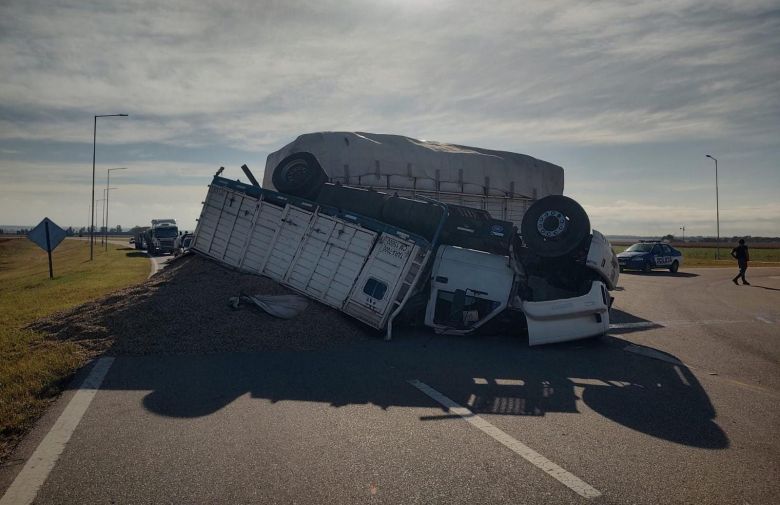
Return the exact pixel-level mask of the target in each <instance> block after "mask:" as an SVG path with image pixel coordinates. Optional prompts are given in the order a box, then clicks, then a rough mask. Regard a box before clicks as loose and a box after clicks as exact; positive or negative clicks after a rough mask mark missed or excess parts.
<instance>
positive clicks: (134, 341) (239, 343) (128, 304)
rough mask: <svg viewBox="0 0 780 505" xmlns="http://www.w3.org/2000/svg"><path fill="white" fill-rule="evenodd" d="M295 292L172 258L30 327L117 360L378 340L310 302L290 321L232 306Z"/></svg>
mask: <svg viewBox="0 0 780 505" xmlns="http://www.w3.org/2000/svg"><path fill="white" fill-rule="evenodd" d="M242 293H243V294H269V295H281V294H291V293H292V292H291V291H290V290H288V289H286V288H284V287H282V286H280V285H279V284H277V283H276V282H274V281H272V280H270V279H267V278H264V277H259V276H257V275H252V274H246V273H241V272H238V271H235V270H232V269H229V268H226V267H224V266H222V265H220V264H218V263H216V262H214V261H211V260H208V259H205V258H203V257H200V256H197V255H187V256H183V257H179V258H176V259H175V260H171V262H170V265H168V267H167V268H166V269H165V270H163V271H161V272H160V273H158V274H157V275H155V276H153V277H151V278H150V279H149V280H147V281H146V282H144V283H142V284H139V285H136V286H132V287H129V288H126V289H123V290H120V291H116V292H114V293H111V294H110V295H108V296H105V297H103V298H100V299H97V300H94V301H91V302H88V303H85V304H83V305H80V306H78V307H75V308H73V309H70V310H67V311H64V312H59V313H56V314H53V315H51V316H49V317H46V318H43V319H39V320H37V321H35V322H34V323H33V324H31V325H30V328H31V329H34V330H37V331H41V332H44V333H46V334H48V335H50V336H51V337H52V338H55V339H58V340H68V341H73V342H77V343H78V344H80V345H82V346H83V347H84V348H86V349H88V350H89V351H91V352H93V353H95V354H96V355H97V354H100V353H107V354H111V355H148V354H210V353H219V352H234V351H269V350H314V349H322V348H324V347H328V346H332V345H337V344H344V343H348V342H354V341H360V340H365V339H372V338H378V334H377V333H376V332H374V331H372V330H370V329H369V328H366V327H363V326H362V325H360V324H359V323H358V322H356V321H352V320H350V319H349V318H347V316H345V315H343V314H341V313H340V312H338V311H336V310H334V309H331V308H329V307H326V306H324V305H321V304H318V303H315V302H311V303H310V304H309V306H308V308H307V309H306V310H304V312H303V313H301V314H300V315H299V316H298V317H296V318H294V319H291V320H282V319H277V318H274V317H272V316H270V315H268V314H266V313H264V312H262V311H261V310H259V309H257V308H256V307H254V306H251V305H246V304H242V306H241V307H240V308H239V309H238V310H234V309H232V308H230V307H229V306H228V299H229V298H230V297H234V296H238V295H239V294H242Z"/></svg>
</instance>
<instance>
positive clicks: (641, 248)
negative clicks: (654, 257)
mask: <svg viewBox="0 0 780 505" xmlns="http://www.w3.org/2000/svg"><path fill="white" fill-rule="evenodd" d="M652 248H653V245H652V244H634V245H632V246H631V247H629V248H628V249H626V251H627V252H650V250H651V249H652Z"/></svg>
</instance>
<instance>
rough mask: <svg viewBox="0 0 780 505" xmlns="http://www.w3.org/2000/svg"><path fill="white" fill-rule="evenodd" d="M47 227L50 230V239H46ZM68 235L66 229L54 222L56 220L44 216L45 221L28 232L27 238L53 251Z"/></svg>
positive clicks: (46, 249)
mask: <svg viewBox="0 0 780 505" xmlns="http://www.w3.org/2000/svg"><path fill="white" fill-rule="evenodd" d="M46 228H48V232H49V239H48V240H46V231H47V230H46ZM66 235H67V234H66V233H65V230H63V229H62V228H60V227H59V226H57V225H56V224H54V221H52V220H51V219H49V218H48V217H44V218H43V221H41V222H40V223H38V226H36V227H35V228H33V229H32V231H30V233H28V234H27V238H29V239H30V240H32V241H33V242H35V243H36V244H38V247H40V248H41V249H43V250H44V251H46V252H52V251H53V250H54V248H55V247H57V246H58V245H60V242H62V241H63V240H64V239H65V236H66Z"/></svg>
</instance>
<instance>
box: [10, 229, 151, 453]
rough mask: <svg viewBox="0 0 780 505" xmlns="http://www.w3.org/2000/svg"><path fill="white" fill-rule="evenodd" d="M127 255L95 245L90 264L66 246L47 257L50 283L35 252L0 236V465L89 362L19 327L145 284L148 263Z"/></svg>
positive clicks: (66, 345)
mask: <svg viewBox="0 0 780 505" xmlns="http://www.w3.org/2000/svg"><path fill="white" fill-rule="evenodd" d="M128 253H134V251H131V250H129V249H127V248H125V247H123V246H116V245H113V244H112V245H109V250H108V251H107V252H106V251H103V250H102V248H100V249H99V248H97V247H96V248H95V259H94V261H89V245H88V243H87V242H85V241H77V240H65V241H64V242H62V243H61V244H60V245H59V247H58V248H57V249H56V250H55V251H54V252H53V253H52V258H53V265H54V279H53V280H52V279H49V267H48V260H47V256H46V253H45V252H44V251H42V250H41V249H39V248H38V246H36V245H35V244H33V243H32V242H30V241H29V240H27V239H26V238H5V237H0V460H3V459H4V458H5V457H6V456H8V452H9V451H10V450H11V449H12V447H13V445H14V444H15V442H16V441H17V440H18V439H19V438H20V437H21V436H23V435H24V434H25V433H26V432H27V431H28V430H29V428H30V427H31V426H32V424H33V423H34V422H35V420H36V419H37V418H38V417H39V416H40V414H41V413H42V412H43V410H44V409H45V408H46V406H47V404H48V403H49V401H50V400H51V399H52V398H54V397H55V396H56V395H57V394H58V393H59V392H60V391H61V388H62V386H63V385H64V383H65V381H66V380H67V379H68V378H69V377H70V376H72V374H73V373H74V372H75V371H76V370H77V369H78V368H79V367H81V366H82V365H83V364H84V363H85V362H86V361H87V360H88V359H89V358H90V356H89V353H88V351H86V350H85V349H83V348H81V347H80V346H79V345H78V344H75V343H72V342H62V341H53V340H51V339H46V338H44V337H43V336H42V335H40V334H38V333H36V332H34V331H32V330H29V329H26V328H25V327H26V326H27V325H28V324H30V323H31V322H33V321H34V320H36V319H38V318H40V317H43V316H47V315H50V314H52V313H54V312H57V311H60V310H64V309H67V308H70V307H73V306H76V305H79V304H81V303H83V302H86V301H88V300H90V299H94V298H98V297H100V296H102V295H104V294H107V293H109V292H111V291H115V290H117V289H119V288H122V287H125V286H128V285H131V284H135V283H138V282H141V281H143V280H144V279H146V277H147V275H148V274H149V268H150V265H149V260H148V259H147V258H145V257H143V256H139V255H137V254H132V255H128Z"/></svg>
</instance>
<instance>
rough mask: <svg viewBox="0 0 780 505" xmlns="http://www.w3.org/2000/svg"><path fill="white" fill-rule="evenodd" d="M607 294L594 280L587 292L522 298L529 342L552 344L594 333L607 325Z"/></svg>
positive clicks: (592, 335) (599, 283)
mask: <svg viewBox="0 0 780 505" xmlns="http://www.w3.org/2000/svg"><path fill="white" fill-rule="evenodd" d="M609 301H610V296H609V293H608V292H607V288H606V286H605V285H604V283H603V282H599V281H594V282H593V284H592V286H591V289H590V291H589V292H588V294H586V295H583V296H579V297H576V298H566V299H563V300H550V301H544V302H523V312H524V313H525V317H526V321H527V322H528V343H529V345H542V344H553V343H556V342H566V341H569V340H578V339H581V338H588V337H595V336H598V335H602V334H604V333H605V332H606V331H607V330H608V329H609Z"/></svg>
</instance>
